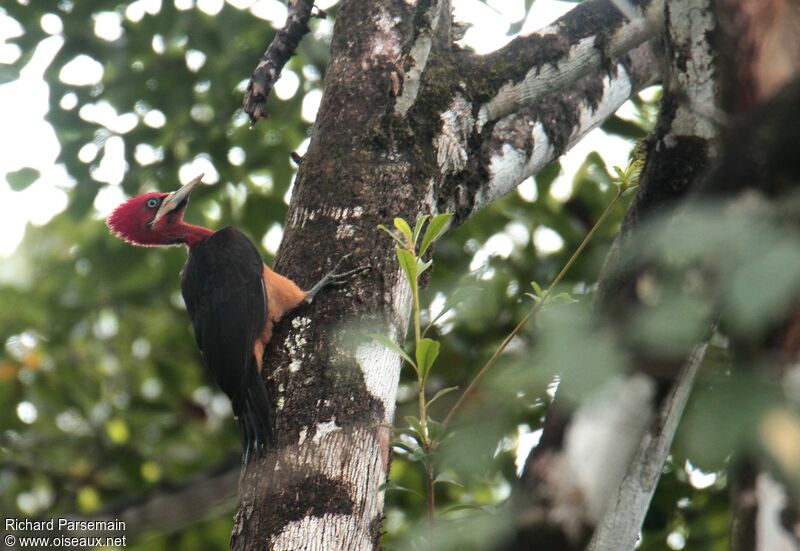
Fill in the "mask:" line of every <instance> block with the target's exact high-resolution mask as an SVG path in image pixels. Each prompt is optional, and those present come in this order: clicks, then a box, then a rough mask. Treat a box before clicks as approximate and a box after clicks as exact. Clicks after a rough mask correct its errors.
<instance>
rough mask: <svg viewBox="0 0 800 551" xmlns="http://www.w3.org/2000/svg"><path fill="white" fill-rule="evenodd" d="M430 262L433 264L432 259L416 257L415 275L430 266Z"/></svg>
mask: <svg viewBox="0 0 800 551" xmlns="http://www.w3.org/2000/svg"><path fill="white" fill-rule="evenodd" d="M432 264H433V260H428V261H427V262H424V261H423V260H422V259H421V258H418V259H417V276H419V274H421V273H422V272H424V271H425V270H427V269H428V268H430V267H431V265H432Z"/></svg>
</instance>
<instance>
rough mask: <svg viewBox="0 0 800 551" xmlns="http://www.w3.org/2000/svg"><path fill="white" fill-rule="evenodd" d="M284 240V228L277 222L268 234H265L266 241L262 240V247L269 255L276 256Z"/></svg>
mask: <svg viewBox="0 0 800 551" xmlns="http://www.w3.org/2000/svg"><path fill="white" fill-rule="evenodd" d="M281 239H283V228H282V227H281V225H280V224H278V223H277V222H276V223H274V224H272V226H270V228H269V230H268V231H267V233H265V234H264V239H262V240H261V245H263V247H264V249H265V250H266V251H267V252H268V253H269V254H272V255H274V254H275V253H277V252H278V247H279V246H280V244H281Z"/></svg>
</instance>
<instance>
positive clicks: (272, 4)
mask: <svg viewBox="0 0 800 551" xmlns="http://www.w3.org/2000/svg"><path fill="white" fill-rule="evenodd" d="M250 13H252V14H253V15H255V16H256V17H258V18H259V19H264V20H266V21H269V22H270V23H272V26H273V27H275V28H276V29H282V28H283V26H284V25H285V24H286V16H287V15H288V14H289V12H288V10H287V9H286V6H285V5H284V4H283V3H282V2H278V0H258V2H256V3H255V4H253V6H252V7H251V8H250Z"/></svg>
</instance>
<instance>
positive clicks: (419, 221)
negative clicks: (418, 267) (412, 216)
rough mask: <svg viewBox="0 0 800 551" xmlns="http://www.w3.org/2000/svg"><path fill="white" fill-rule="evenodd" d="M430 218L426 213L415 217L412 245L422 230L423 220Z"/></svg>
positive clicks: (415, 244) (415, 243) (415, 242)
mask: <svg viewBox="0 0 800 551" xmlns="http://www.w3.org/2000/svg"><path fill="white" fill-rule="evenodd" d="M428 218H430V217H429V216H428V215H427V214H423V215H422V216H420V217H419V218H418V219H417V223H416V225H414V246H415V247H416V246H417V239H419V232H420V231H422V225H423V224H424V223H425V221H426V220H427V219H428Z"/></svg>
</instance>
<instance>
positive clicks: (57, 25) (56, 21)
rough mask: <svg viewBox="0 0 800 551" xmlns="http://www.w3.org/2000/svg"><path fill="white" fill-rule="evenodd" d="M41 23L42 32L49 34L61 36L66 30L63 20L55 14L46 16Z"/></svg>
mask: <svg viewBox="0 0 800 551" xmlns="http://www.w3.org/2000/svg"><path fill="white" fill-rule="evenodd" d="M39 23H40V24H41V26H42V30H43V31H44V32H46V33H47V34H52V35H56V34H61V32H62V31H63V30H64V23H62V22H61V18H60V17H59V16H57V15H56V14H54V13H46V14H44V15H43V16H42V19H41V20H40V22H39ZM0 32H1V31H0Z"/></svg>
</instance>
